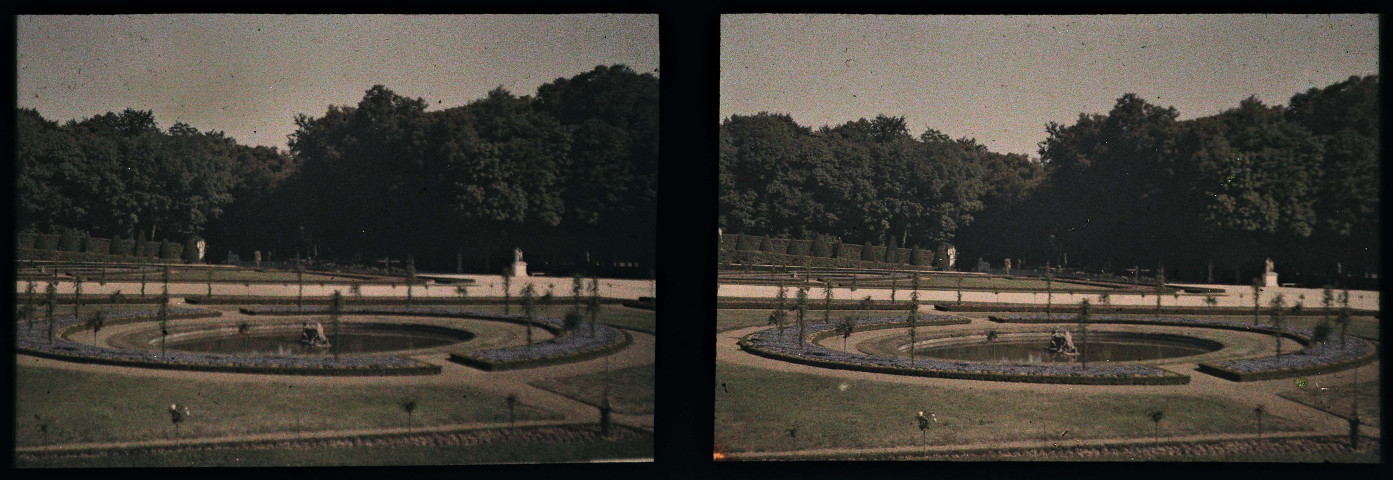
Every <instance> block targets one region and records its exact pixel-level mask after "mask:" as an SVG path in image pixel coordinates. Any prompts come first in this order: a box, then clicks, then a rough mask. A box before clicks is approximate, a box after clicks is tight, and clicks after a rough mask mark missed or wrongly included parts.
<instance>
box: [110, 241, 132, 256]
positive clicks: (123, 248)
mask: <svg viewBox="0 0 1393 480" xmlns="http://www.w3.org/2000/svg"><path fill="white" fill-rule="evenodd" d="M134 253H135V241H134V240H131V239H129V238H121V237H116V238H113V239H111V254H112V255H117V256H128V255H133V254H134Z"/></svg>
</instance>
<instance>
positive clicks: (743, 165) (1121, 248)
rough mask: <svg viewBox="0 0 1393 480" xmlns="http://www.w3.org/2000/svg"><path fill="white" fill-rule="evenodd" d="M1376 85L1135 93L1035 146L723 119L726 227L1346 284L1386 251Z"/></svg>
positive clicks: (780, 120)
mask: <svg viewBox="0 0 1393 480" xmlns="http://www.w3.org/2000/svg"><path fill="white" fill-rule="evenodd" d="M1378 82H1379V81H1378V77H1377V76H1370V77H1351V78H1349V79H1348V80H1345V81H1342V82H1339V83H1336V84H1333V85H1330V86H1327V87H1325V88H1312V89H1310V90H1308V91H1306V92H1303V93H1299V94H1297V95H1295V96H1293V97H1292V98H1291V100H1290V102H1289V103H1288V105H1285V106H1268V105H1264V104H1262V103H1261V102H1260V101H1258V100H1257V99H1256V98H1252V97H1250V98H1248V99H1244V100H1242V101H1240V102H1238V105H1237V106H1236V107H1234V108H1232V109H1229V110H1226V111H1224V112H1222V113H1220V114H1218V115H1213V116H1208V117H1201V118H1196V119H1191V120H1183V121H1182V120H1178V117H1179V112H1177V111H1176V110H1175V109H1174V108H1167V107H1162V106H1158V105H1153V104H1150V103H1148V102H1146V101H1145V100H1143V99H1141V98H1139V97H1138V96H1136V95H1133V94H1127V95H1124V96H1123V97H1122V98H1120V99H1118V100H1117V102H1116V104H1115V105H1114V106H1113V108H1112V110H1111V111H1109V112H1107V113H1106V114H1080V115H1079V117H1078V119H1077V121H1075V122H1074V123H1073V124H1068V125H1060V124H1053V123H1052V124H1050V125H1048V126H1047V128H1046V134H1047V136H1046V139H1045V140H1044V141H1043V142H1041V143H1040V150H1039V157H1038V158H1031V157H1027V156H1023V155H1018V154H999V153H994V152H990V151H988V150H987V149H986V148H985V147H984V146H982V145H980V144H978V143H977V142H976V141H975V140H973V139H969V138H961V139H951V138H949V137H948V136H946V135H944V134H942V133H940V132H938V131H935V130H933V129H929V130H927V131H925V132H924V133H922V134H920V135H919V136H918V137H917V138H916V137H914V136H913V135H911V133H910V132H909V130H908V128H907V125H906V123H905V120H904V118H902V117H892V116H885V115H881V116H877V117H876V118H874V119H869V120H867V119H860V120H856V121H853V122H848V123H846V124H843V125H838V126H830V127H829V126H824V127H821V128H819V129H817V130H813V129H810V128H808V127H804V126H800V125H798V124H796V123H795V122H794V121H793V120H792V118H791V117H789V116H787V115H778V114H768V113H761V114H757V115H751V116H733V117H730V118H728V119H726V120H725V121H723V122H722V124H721V127H720V180H719V198H720V200H719V202H720V206H719V215H720V216H719V221H720V224H721V225H720V226H721V227H722V228H723V229H724V230H725V231H727V232H733V233H742V234H750V235H771V236H775V237H789V238H810V237H813V236H819V235H830V236H835V237H837V238H839V239H840V240H841V241H843V242H847V243H851V244H857V243H861V242H873V243H876V244H886V243H887V242H889V240H890V239H891V238H894V239H895V243H897V244H898V245H902V246H912V245H919V246H923V247H926V248H931V247H933V246H935V245H937V244H940V243H944V242H947V243H951V244H953V245H955V246H956V247H957V248H958V251H959V253H960V265H959V268H960V269H961V268H971V267H972V266H973V265H974V264H975V263H976V260H977V259H978V258H979V257H980V258H983V259H985V260H987V261H989V262H990V263H991V264H992V265H994V266H996V267H1000V266H1001V265H1000V264H1001V263H1002V260H1003V259H1004V258H1008V257H1009V258H1013V259H1023V260H1025V261H1026V263H1027V267H1039V266H1042V265H1043V264H1044V263H1045V262H1046V261H1050V262H1051V263H1053V264H1055V265H1059V264H1061V263H1065V262H1067V266H1069V267H1072V268H1078V269H1082V270H1085V271H1098V272H1111V273H1121V272H1122V270H1123V269H1124V268H1130V267H1133V266H1140V267H1142V268H1144V269H1148V270H1154V269H1156V268H1158V267H1160V268H1164V269H1165V272H1166V274H1167V275H1168V276H1169V277H1171V278H1182V279H1189V280H1194V281H1204V280H1206V279H1207V277H1208V275H1209V270H1210V265H1211V264H1212V265H1213V267H1212V268H1213V271H1214V277H1215V280H1216V281H1232V280H1235V277H1236V279H1237V280H1238V281H1240V282H1247V281H1248V280H1249V279H1250V278H1251V277H1252V276H1253V275H1256V274H1257V273H1259V272H1260V271H1261V269H1262V268H1263V259H1264V258H1272V259H1273V260H1274V261H1275V262H1276V264H1277V266H1278V272H1279V273H1282V274H1284V275H1288V276H1287V277H1284V278H1283V280H1282V281H1283V282H1287V281H1304V282H1306V283H1317V282H1333V281H1334V279H1333V278H1329V275H1331V274H1334V273H1335V271H1336V269H1337V268H1338V269H1339V270H1340V271H1341V272H1342V273H1343V274H1344V276H1346V277H1347V278H1346V279H1347V280H1351V281H1352V280H1353V278H1351V277H1353V276H1361V275H1363V274H1364V273H1368V272H1377V271H1378V264H1379V261H1380V252H1379V196H1380V190H1379V188H1380V187H1379V185H1380V184H1379V179H1380V172H1379V156H1378V155H1379V93H1378V92H1379V83H1378ZM1337 263H1338V264H1339V265H1338V266H1337ZM1292 275H1295V276H1296V278H1293V277H1292Z"/></svg>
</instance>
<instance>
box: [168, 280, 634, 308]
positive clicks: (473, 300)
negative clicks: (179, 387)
mask: <svg viewBox="0 0 1393 480" xmlns="http://www.w3.org/2000/svg"><path fill="white" fill-rule="evenodd" d="M195 283H196V282H195ZM331 298H332V297H328V296H324V295H317V296H308V295H306V296H305V297H303V298H301V299H299V300H296V298H295V297H294V296H279V295H277V296H268V295H213V296H211V297H209V296H207V295H186V296H184V301H185V302H187V303H190V304H197V305H288V306H291V307H292V308H293V307H294V306H295V304H296V302H297V301H298V302H299V303H301V304H304V305H316V306H318V305H328V304H329V301H330V299H331ZM505 301H506V302H507V303H511V304H512V305H513V306H514V307H518V306H519V301H518V297H516V296H514V297H512V299H511V300H509V299H505V298H503V297H480V296H469V297H466V298H464V299H460V297H458V296H444V295H440V296H429V297H425V296H417V297H414V298H412V299H411V303H413V304H415V305H419V306H426V305H465V304H469V305H503V304H504V303H505ZM626 301H628V300H625V299H622V298H610V297H601V298H600V304H601V305H620V304H623V303H624V302H626ZM343 303H344V305H353V306H360V305H373V306H378V305H399V306H403V307H406V306H407V305H406V297H380V296H367V297H357V296H353V295H349V294H344V295H343ZM570 304H571V297H569V296H568V297H556V298H555V299H553V300H552V303H551V305H570ZM537 305H538V306H546V304H545V303H541V302H538V304H537ZM345 308H347V307H345ZM407 308H410V307H407ZM519 308H520V307H519ZM450 311H452V312H458V311H459V310H455V309H451V310H450Z"/></svg>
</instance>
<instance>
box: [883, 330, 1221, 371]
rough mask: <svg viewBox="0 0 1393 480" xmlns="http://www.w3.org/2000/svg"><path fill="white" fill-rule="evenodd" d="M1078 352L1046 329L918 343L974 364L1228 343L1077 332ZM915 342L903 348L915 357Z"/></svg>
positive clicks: (1195, 350)
mask: <svg viewBox="0 0 1393 480" xmlns="http://www.w3.org/2000/svg"><path fill="white" fill-rule="evenodd" d="M1073 340H1074V345H1075V346H1076V347H1077V348H1078V350H1079V353H1078V354H1077V355H1065V354H1061V353H1056V352H1052V351H1050V350H1048V349H1047V348H1046V347H1047V346H1048V345H1049V343H1050V334H1049V333H1041V332H1020V333H1005V334H1002V335H1001V336H1000V337H998V338H997V339H996V341H993V342H988V341H987V337H986V336H985V335H969V336H956V337H946V338H938V339H932V340H928V341H924V342H919V343H918V344H917V345H915V346H914V354H915V356H916V357H919V358H925V357H927V358H939V359H944V360H963V361H972V362H1000V363H1019V364H1074V363H1081V361H1082V360H1087V361H1088V362H1097V363H1104V362H1144V361H1151V360H1163V359H1172V358H1180V357H1188V356H1192V355H1201V354H1205V353H1209V352H1214V351H1218V350H1220V349H1222V348H1224V344H1222V343H1219V342H1215V341H1213V340H1206V339H1202V338H1195V337H1188V336H1183V335H1172V334H1162V333H1139V332H1114V331H1096V332H1089V334H1088V336H1087V342H1085V341H1084V338H1083V336H1082V335H1078V334H1075V335H1074V337H1073ZM909 349H910V345H907V344H906V345H901V346H900V347H899V348H898V349H897V350H899V352H900V353H901V354H902V355H904V356H908V355H909Z"/></svg>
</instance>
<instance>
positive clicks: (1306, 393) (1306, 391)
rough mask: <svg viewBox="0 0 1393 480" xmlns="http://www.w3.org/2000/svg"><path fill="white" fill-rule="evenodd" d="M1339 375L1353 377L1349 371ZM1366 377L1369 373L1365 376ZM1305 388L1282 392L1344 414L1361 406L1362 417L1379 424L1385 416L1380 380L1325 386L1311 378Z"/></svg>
mask: <svg viewBox="0 0 1393 480" xmlns="http://www.w3.org/2000/svg"><path fill="white" fill-rule="evenodd" d="M1336 375H1340V376H1344V377H1346V378H1351V376H1352V375H1353V373H1352V372H1350V371H1348V370H1347V371H1344V372H1340V373H1338V374H1336ZM1365 378H1367V375H1366V376H1365ZM1304 385H1305V388H1292V389H1288V390H1287V391H1285V392H1282V394H1281V395H1282V396H1283V397H1286V398H1288V399H1290V400H1292V401H1295V402H1297V403H1301V404H1304V405H1309V406H1311V407H1315V408H1318V409H1320V410H1324V411H1327V412H1330V413H1333V414H1335V415H1338V416H1341V417H1347V416H1348V415H1349V414H1350V408H1351V407H1352V406H1354V405H1356V404H1357V405H1358V407H1359V420H1360V422H1361V423H1363V424H1366V425H1379V424H1380V423H1381V417H1382V410H1383V409H1382V405H1381V404H1382V402H1380V401H1379V398H1380V397H1379V382H1378V380H1374V381H1366V382H1360V383H1358V384H1356V385H1352V386H1344V387H1325V386H1322V385H1320V384H1319V383H1317V382H1308V383H1306V384H1304Z"/></svg>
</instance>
